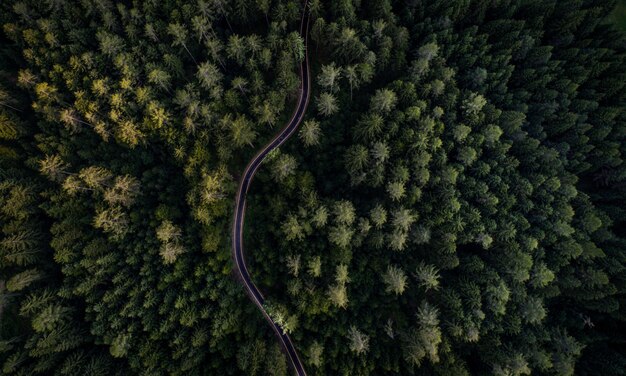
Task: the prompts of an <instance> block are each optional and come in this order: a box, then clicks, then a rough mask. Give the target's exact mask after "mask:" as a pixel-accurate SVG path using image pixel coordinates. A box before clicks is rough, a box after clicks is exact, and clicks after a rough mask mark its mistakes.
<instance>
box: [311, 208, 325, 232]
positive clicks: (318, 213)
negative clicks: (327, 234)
mask: <svg viewBox="0 0 626 376" xmlns="http://www.w3.org/2000/svg"><path fill="white" fill-rule="evenodd" d="M312 221H313V224H314V225H315V227H317V228H321V227H324V226H325V225H326V223H327V222H328V209H326V207H325V206H323V205H322V206H319V207H318V208H317V209H316V210H315V214H313V218H312Z"/></svg>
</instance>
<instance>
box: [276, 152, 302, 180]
mask: <svg viewBox="0 0 626 376" xmlns="http://www.w3.org/2000/svg"><path fill="white" fill-rule="evenodd" d="M297 166H298V162H296V159H295V158H294V157H293V156H292V155H290V154H280V155H279V156H278V158H276V160H275V161H274V164H273V165H272V173H273V176H274V178H275V179H276V180H277V181H283V180H285V178H287V177H288V176H289V175H292V174H293V173H294V172H295V170H296V167H297Z"/></svg>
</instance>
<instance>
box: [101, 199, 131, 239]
mask: <svg viewBox="0 0 626 376" xmlns="http://www.w3.org/2000/svg"><path fill="white" fill-rule="evenodd" d="M94 226H95V227H96V228H100V229H102V230H103V231H104V232H106V233H109V234H111V236H112V238H113V239H121V238H122V237H124V235H125V234H126V232H127V231H128V218H127V215H126V213H124V212H123V211H122V209H121V208H120V207H119V206H114V207H111V208H108V209H104V210H101V211H99V212H98V213H97V214H96V217H95V218H94Z"/></svg>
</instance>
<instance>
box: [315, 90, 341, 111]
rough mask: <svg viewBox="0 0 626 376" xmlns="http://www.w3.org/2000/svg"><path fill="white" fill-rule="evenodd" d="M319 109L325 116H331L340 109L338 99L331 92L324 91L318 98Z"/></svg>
mask: <svg viewBox="0 0 626 376" xmlns="http://www.w3.org/2000/svg"><path fill="white" fill-rule="evenodd" d="M317 110H318V111H319V113H320V114H322V115H324V116H330V115H332V114H334V113H335V112H337V111H338V110H339V107H338V105H337V99H336V98H335V97H334V96H333V95H332V94H331V93H322V94H320V96H319V97H318V99H317Z"/></svg>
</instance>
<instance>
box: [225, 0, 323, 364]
mask: <svg viewBox="0 0 626 376" xmlns="http://www.w3.org/2000/svg"><path fill="white" fill-rule="evenodd" d="M308 28H309V14H308V11H307V1H306V0H305V1H304V5H303V12H302V21H301V22H300V35H301V36H302V38H303V39H304V43H305V48H306V47H307V46H308V40H307V36H308ZM310 82H311V77H310V75H309V60H308V48H306V49H305V58H304V61H303V62H302V63H301V64H300V95H299V98H298V104H297V107H296V109H295V111H294V113H293V116H292V117H291V120H289V122H288V123H287V124H286V125H285V127H284V128H283V129H282V130H281V131H280V132H279V133H278V134H277V135H276V136H275V137H274V138H273V139H272V141H270V142H269V143H268V144H267V145H266V146H265V147H263V149H261V150H260V151H259V152H258V153H257V155H256V156H255V157H254V158H252V160H251V161H250V162H249V163H248V166H247V167H246V169H245V171H244V173H243V175H242V176H241V181H240V182H239V190H238V191H237V198H236V201H235V220H234V222H233V250H232V251H233V258H234V259H235V269H236V271H237V273H238V275H239V277H240V279H241V280H242V282H243V285H244V287H245V289H246V291H247V292H248V295H250V297H251V299H252V301H253V302H254V303H255V304H256V305H257V307H259V309H260V310H261V312H262V313H263V316H265V319H266V320H267V321H268V322H269V323H270V324H271V325H272V329H274V332H275V333H276V335H277V336H278V338H279V339H280V343H281V345H282V347H283V349H284V350H285V352H286V353H287V356H288V358H289V359H288V360H289V362H290V363H291V366H292V367H293V369H294V370H295V371H296V374H297V375H298V376H306V371H305V370H304V367H303V366H302V362H301V361H300V358H299V357H298V353H297V352H296V349H295V348H294V346H293V343H292V342H291V338H289V336H288V335H287V334H285V333H283V330H282V328H281V327H280V325H278V324H277V323H275V322H274V321H273V320H272V319H271V318H270V317H269V315H268V314H267V312H266V311H265V308H264V307H263V303H264V302H265V299H264V298H263V295H262V294H261V292H260V291H259V289H258V288H257V287H256V286H255V285H254V282H252V279H251V278H250V273H249V272H248V268H247V267H246V261H245V258H244V254H243V221H244V216H245V213H246V193H248V189H249V188H250V183H251V182H252V178H253V177H254V174H255V173H256V171H257V169H258V168H259V166H260V165H261V163H262V162H263V159H265V157H266V156H267V154H268V153H269V152H271V151H272V150H274V149H275V148H277V147H279V146H280V145H282V144H283V143H284V142H285V141H287V139H289V137H291V135H292V134H293V133H294V132H295V130H296V129H297V128H298V125H300V123H301V122H302V118H303V117H304V112H305V111H306V108H307V105H308V103H309V94H310Z"/></svg>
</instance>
